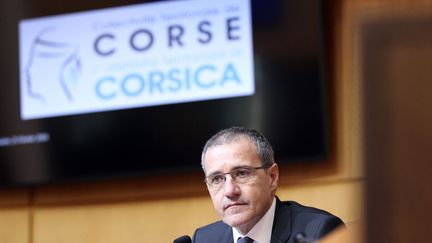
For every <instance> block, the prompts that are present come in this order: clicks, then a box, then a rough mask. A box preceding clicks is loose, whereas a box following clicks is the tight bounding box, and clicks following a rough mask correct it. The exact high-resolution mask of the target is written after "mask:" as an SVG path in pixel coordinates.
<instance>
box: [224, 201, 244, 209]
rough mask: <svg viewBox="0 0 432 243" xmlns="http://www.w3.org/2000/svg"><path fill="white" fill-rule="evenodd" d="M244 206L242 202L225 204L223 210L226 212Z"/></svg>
mask: <svg viewBox="0 0 432 243" xmlns="http://www.w3.org/2000/svg"><path fill="white" fill-rule="evenodd" d="M244 205H246V203H244V202H236V203H228V204H226V205H225V206H224V208H223V209H224V210H227V209H228V208H231V207H235V206H244Z"/></svg>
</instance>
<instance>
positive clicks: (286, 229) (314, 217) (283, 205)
mask: <svg viewBox="0 0 432 243" xmlns="http://www.w3.org/2000/svg"><path fill="white" fill-rule="evenodd" d="M339 225H343V222H342V220H341V219H339V218H338V217H336V216H334V215H332V214H330V213H328V212H326V211H324V210H320V209H317V208H312V207H306V206H303V205H300V204H298V203H296V202H293V201H287V202H281V201H280V200H279V199H278V198H276V212H275V217H274V221H273V229H272V236H271V243H282V242H284V243H285V242H286V243H295V239H294V238H295V236H296V235H297V234H299V233H302V234H304V235H305V236H306V237H307V238H308V239H311V240H317V239H319V238H321V237H322V236H324V235H326V234H327V233H329V232H330V231H332V230H333V229H335V228H336V227H338V226H339ZM192 242H194V243H233V235H232V229H231V227H230V226H229V225H227V224H225V223H223V222H222V221H218V222H216V223H213V224H210V225H207V226H204V227H202V228H199V229H197V230H196V231H195V233H194V235H193V239H192Z"/></svg>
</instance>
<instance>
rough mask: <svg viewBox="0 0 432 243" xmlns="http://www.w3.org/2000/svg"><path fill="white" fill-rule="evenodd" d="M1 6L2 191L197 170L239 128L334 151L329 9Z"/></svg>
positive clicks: (212, 4) (286, 154)
mask: <svg viewBox="0 0 432 243" xmlns="http://www.w3.org/2000/svg"><path fill="white" fill-rule="evenodd" d="M1 5H2V9H3V11H4V14H2V16H1V22H0V28H1V31H2V33H5V35H4V37H3V40H2V45H3V46H4V47H7V48H4V53H3V55H2V56H1V57H0V60H1V71H2V72H1V73H2V74H3V79H2V81H1V83H0V94H1V95H0V116H1V120H0V184H1V185H25V184H40V183H52V182H61V181H71V180H80V179H88V178H104V177H112V176H126V175H145V174H149V173H155V172H161V173H165V172H166V171H170V172H169V173H179V171H183V170H197V169H199V168H200V152H201V148H202V146H203V144H204V143H205V141H206V140H207V139H208V138H209V137H210V136H211V135H212V134H214V133H215V132H217V131H218V130H220V129H222V128H226V127H229V126H233V125H242V126H250V127H254V128H256V129H258V130H259V131H261V132H262V133H263V134H264V135H265V136H266V137H268V139H269V140H270V142H271V143H272V144H273V146H274V148H275V151H276V158H277V161H278V162H280V163H285V162H287V163H289V162H293V161H314V160H318V159H323V158H325V156H326V155H327V151H328V148H327V139H328V138H327V125H326V96H325V93H326V90H325V80H324V75H323V69H324V64H323V57H322V52H323V50H322V46H323V40H322V39H323V38H322V34H321V32H322V19H321V18H322V16H321V11H322V10H321V6H320V2H319V1H302V2H301V3H299V2H298V1H248V0H241V1H231V0H224V1H210V0H205V1H198V0H186V1H157V2H145V1H113V0H112V1H103V2H92V3H88V2H87V1H72V0H71V1H62V2H61V3H59V2H55V1H49V0H45V1H38V2H37V3H33V2H29V1H24V0H21V1H7V2H2V3H1Z"/></svg>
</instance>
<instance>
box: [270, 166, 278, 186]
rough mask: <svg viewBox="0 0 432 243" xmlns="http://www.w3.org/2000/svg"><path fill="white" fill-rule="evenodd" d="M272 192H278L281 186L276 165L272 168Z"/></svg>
mask: <svg viewBox="0 0 432 243" xmlns="http://www.w3.org/2000/svg"><path fill="white" fill-rule="evenodd" d="M269 170H270V179H271V185H270V186H271V190H273V191H276V188H277V186H278V184H279V167H278V165H277V164H276V163H274V164H273V165H272V166H271V167H270V168H269Z"/></svg>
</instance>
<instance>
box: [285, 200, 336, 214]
mask: <svg viewBox="0 0 432 243" xmlns="http://www.w3.org/2000/svg"><path fill="white" fill-rule="evenodd" d="M282 203H283V204H284V205H285V206H288V207H289V208H290V210H291V212H293V213H311V214H318V215H323V216H334V215H333V214H331V213H329V212H327V211H325V210H322V209H319V208H314V207H310V206H305V205H302V204H300V203H298V202H294V201H284V202H282ZM334 217H335V216H334Z"/></svg>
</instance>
